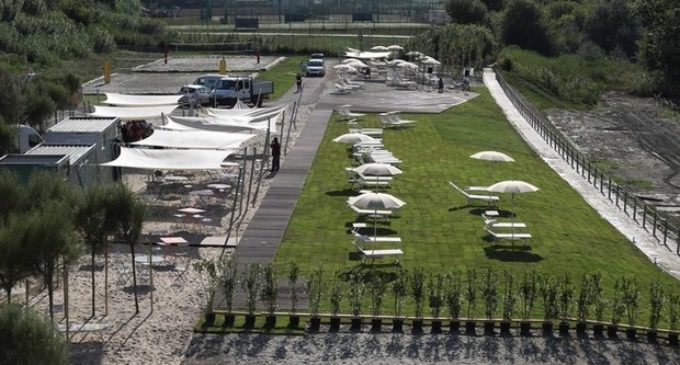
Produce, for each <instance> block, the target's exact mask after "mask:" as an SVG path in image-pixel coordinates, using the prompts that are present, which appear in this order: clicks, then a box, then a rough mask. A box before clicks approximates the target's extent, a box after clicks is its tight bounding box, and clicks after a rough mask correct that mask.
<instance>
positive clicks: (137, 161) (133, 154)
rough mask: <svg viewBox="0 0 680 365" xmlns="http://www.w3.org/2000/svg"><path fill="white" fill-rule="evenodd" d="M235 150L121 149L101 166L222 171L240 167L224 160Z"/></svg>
mask: <svg viewBox="0 0 680 365" xmlns="http://www.w3.org/2000/svg"><path fill="white" fill-rule="evenodd" d="M232 153H233V150H220V151H212V150H197V149H187V150H161V149H146V148H129V147H121V148H120V156H118V158H116V159H115V160H113V161H110V162H106V163H102V164H100V166H110V167H127V168H131V169H142V170H222V169H224V168H228V167H233V166H238V164H236V163H233V162H224V160H225V159H226V158H227V157H229V155H231V154H232Z"/></svg>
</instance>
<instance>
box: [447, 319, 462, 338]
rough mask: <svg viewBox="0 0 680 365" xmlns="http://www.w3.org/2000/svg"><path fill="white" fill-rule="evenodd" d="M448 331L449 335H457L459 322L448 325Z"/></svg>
mask: <svg viewBox="0 0 680 365" xmlns="http://www.w3.org/2000/svg"><path fill="white" fill-rule="evenodd" d="M449 331H450V332H451V334H456V335H457V334H458V332H460V322H459V321H451V323H449Z"/></svg>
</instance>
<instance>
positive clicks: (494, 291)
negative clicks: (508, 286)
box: [482, 269, 498, 334]
mask: <svg viewBox="0 0 680 365" xmlns="http://www.w3.org/2000/svg"><path fill="white" fill-rule="evenodd" d="M482 296H483V297H484V315H485V316H486V321H485V322H484V333H486V334H493V333H494V331H493V329H494V321H493V315H494V313H495V312H496V308H497V307H498V276H497V275H496V273H495V272H493V271H492V270H491V269H487V270H486V275H485V276H484V286H483V287H482Z"/></svg>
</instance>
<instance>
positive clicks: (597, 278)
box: [590, 273, 608, 337]
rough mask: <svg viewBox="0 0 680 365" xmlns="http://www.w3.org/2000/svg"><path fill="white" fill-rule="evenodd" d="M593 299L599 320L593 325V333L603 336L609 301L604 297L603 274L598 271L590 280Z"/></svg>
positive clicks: (596, 317)
mask: <svg viewBox="0 0 680 365" xmlns="http://www.w3.org/2000/svg"><path fill="white" fill-rule="evenodd" d="M590 292H591V296H592V298H591V301H592V303H593V305H594V310H595V320H596V321H597V322H598V323H596V324H594V325H593V335H594V336H595V337H602V336H603V333H604V325H603V324H602V323H604V310H605V308H607V305H608V302H607V299H606V298H605V297H604V294H603V290H602V276H601V275H600V274H599V273H597V274H593V276H592V277H591V281H590Z"/></svg>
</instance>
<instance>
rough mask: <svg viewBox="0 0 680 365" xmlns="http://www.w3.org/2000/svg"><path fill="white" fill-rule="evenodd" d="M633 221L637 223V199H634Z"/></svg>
mask: <svg viewBox="0 0 680 365" xmlns="http://www.w3.org/2000/svg"><path fill="white" fill-rule="evenodd" d="M633 220H634V221H636V222H637V198H635V197H633Z"/></svg>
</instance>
